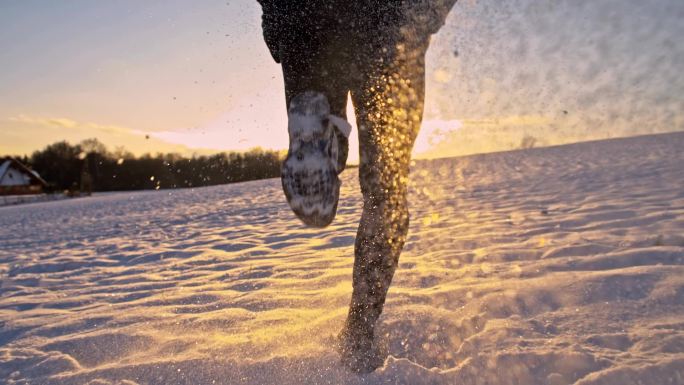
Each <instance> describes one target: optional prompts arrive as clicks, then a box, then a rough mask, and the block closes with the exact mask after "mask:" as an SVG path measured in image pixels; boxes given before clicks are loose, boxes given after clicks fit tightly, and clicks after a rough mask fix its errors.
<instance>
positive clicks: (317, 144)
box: [281, 91, 351, 227]
mask: <svg viewBox="0 0 684 385" xmlns="http://www.w3.org/2000/svg"><path fill="white" fill-rule="evenodd" d="M336 130H338V131H337V132H341V133H342V135H344V136H345V137H348V136H349V132H350V131H351V126H350V125H349V123H347V121H346V120H344V119H342V118H340V117H337V116H333V115H330V105H329V104H328V100H327V99H326V97H325V95H323V94H321V93H318V92H313V91H309V92H305V93H302V94H299V95H297V96H295V97H294V98H293V99H292V101H291V102H290V108H289V110H288V131H289V134H290V148H289V150H288V153H287V158H285V161H284V162H283V166H282V169H281V181H282V184H283V191H284V192H285V197H286V198H287V202H288V203H289V204H290V207H291V208H292V211H294V213H295V214H296V215H297V217H299V219H301V220H302V221H303V222H304V223H305V224H307V225H309V226H315V227H325V226H327V225H329V224H330V222H332V220H333V219H334V218H335V214H336V212H337V202H338V200H339V197H340V179H339V178H338V176H337V174H338V173H339V171H341V167H340V166H339V165H338V152H339V143H338V138H337V133H336Z"/></svg>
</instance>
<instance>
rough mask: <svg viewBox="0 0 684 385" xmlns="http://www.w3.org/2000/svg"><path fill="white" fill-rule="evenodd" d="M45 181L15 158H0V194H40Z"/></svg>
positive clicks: (45, 184)
mask: <svg viewBox="0 0 684 385" xmlns="http://www.w3.org/2000/svg"><path fill="white" fill-rule="evenodd" d="M45 187H47V182H45V180H43V178H41V177H40V175H38V173H36V172H35V171H33V170H31V169H30V168H28V167H26V166H25V165H23V164H22V163H21V162H19V161H18V160H16V159H13V158H5V159H0V195H24V194H40V193H42V192H43V189H44V188H45Z"/></svg>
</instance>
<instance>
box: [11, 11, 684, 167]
mask: <svg viewBox="0 0 684 385" xmlns="http://www.w3.org/2000/svg"><path fill="white" fill-rule="evenodd" d="M260 15H261V9H260V6H259V5H258V4H257V2H256V1H254V0H233V1H226V0H224V1H208V0H202V1H152V0H149V1H144V2H141V1H134V0H126V1H124V0H118V1H107V2H104V1H87V0H71V1H48V0H43V1H34V0H21V1H19V0H5V1H2V2H0V154H18V155H21V154H30V153H31V152H32V151H34V150H36V149H39V148H42V147H44V146H45V145H47V144H49V143H52V142H55V141H58V140H68V141H70V142H72V143H76V142H78V141H80V140H83V139H86V138H90V137H97V138H98V139H100V140H101V141H102V142H104V143H105V144H106V145H107V146H108V148H110V149H112V150H113V149H115V148H117V147H119V146H123V147H125V148H126V149H128V150H130V151H132V152H134V153H136V154H141V153H145V152H151V153H155V152H159V151H162V152H169V151H175V152H180V153H183V154H187V155H189V154H192V153H198V154H205V153H211V152H216V151H225V150H246V149H249V148H252V147H256V146H260V147H263V148H270V149H284V148H287V132H286V112H285V102H284V96H283V86H282V75H281V73H280V68H279V66H278V65H277V64H276V63H274V62H273V61H272V59H271V57H270V55H269V53H268V51H267V49H266V46H265V44H264V43H263V40H262V36H261V29H260ZM683 19H684V2H682V1H681V0H653V1H648V2H644V1H637V0H602V1H586V0H553V1H552V0H511V1H508V0H504V1H497V2H485V1H478V0H474V1H473V0H471V1H468V0H461V1H459V2H458V3H457V5H456V6H455V7H454V9H453V10H452V12H451V14H450V15H449V17H448V19H447V23H446V25H445V26H444V27H443V28H442V30H441V31H440V32H439V33H438V34H437V35H435V36H434V37H433V40H432V44H431V47H430V50H429V52H428V58H427V60H428V74H427V78H428V89H427V97H426V112H425V121H424V124H423V129H422V131H421V134H420V136H419V138H418V142H417V144H416V148H415V151H414V154H415V155H416V156H418V157H440V156H453V155H461V154H468V153H477V152H487V151H497V150H507V149H512V148H516V147H518V146H520V143H521V141H522V139H523V138H524V137H534V138H535V140H536V143H537V144H538V145H551V144H560V143H568V142H574V141H581V140H588V139H600V138H608V137H620V136H630V135H637V134H649V133H656V132H668V131H680V130H684V112H683V111H684V97H682V95H684V76H683V75H682V70H681V69H682V68H684V43H682V39H681V36H684V23H682V21H681V20H683ZM351 145H352V146H353V149H352V150H351V154H352V155H351V160H352V161H353V162H354V161H356V160H357V159H358V155H357V150H356V146H357V142H356V140H355V138H353V140H352V143H351Z"/></svg>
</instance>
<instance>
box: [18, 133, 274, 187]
mask: <svg viewBox="0 0 684 385" xmlns="http://www.w3.org/2000/svg"><path fill="white" fill-rule="evenodd" d="M283 157H284V153H283V152H279V151H271V150H262V149H260V148H255V149H252V150H249V151H246V152H235V151H231V152H224V153H218V154H215V155H210V156H192V157H184V156H181V155H179V154H173V153H171V154H161V153H160V154H156V155H151V154H145V155H142V156H134V155H133V154H132V153H130V152H127V151H126V150H124V149H122V148H118V149H117V150H115V151H113V152H110V151H109V150H107V148H106V147H105V146H104V145H103V144H102V143H101V142H99V141H98V140H97V139H87V140H84V141H82V142H80V143H78V144H75V145H72V144H70V143H68V142H66V141H61V142H56V143H53V144H50V145H48V146H46V147H45V148H44V149H42V150H39V151H35V152H34V153H33V154H32V155H31V156H24V157H19V158H17V159H19V160H20V161H21V162H23V163H24V164H26V165H28V166H29V167H30V168H31V169H33V170H34V171H36V172H37V173H38V174H39V175H40V176H41V177H42V178H43V179H45V180H46V181H47V182H48V183H49V184H50V189H51V190H53V191H64V190H69V191H79V190H83V189H84V188H85V189H86V190H88V191H120V190H142V189H166V188H177V187H198V186H210V185H217V184H225V183H233V182H243V181H249V180H256V179H265V178H274V177H277V176H279V175H280V165H281V163H282V160H283ZM84 186H85V187H84Z"/></svg>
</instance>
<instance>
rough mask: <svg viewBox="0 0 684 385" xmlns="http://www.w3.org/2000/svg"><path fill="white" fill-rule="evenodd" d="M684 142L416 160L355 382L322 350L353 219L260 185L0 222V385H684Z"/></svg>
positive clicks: (346, 198)
mask: <svg viewBox="0 0 684 385" xmlns="http://www.w3.org/2000/svg"><path fill="white" fill-rule="evenodd" d="M682 149H684V133H675V134H666V135H658V136H646V137H638V138H631V139H620V140H611V141H602V142H593V143H582V144H575V145H569V146H562V147H556V148H546V149H534V150H527V151H518V152H509V153H498V154H489V155H477V156H469V157H463V158H453V159H443V160H434V161H420V162H417V163H416V164H415V166H414V168H413V172H412V180H411V184H412V188H411V196H410V202H411V210H412V211H411V217H412V224H411V234H410V239H409V242H408V244H407V246H406V248H405V251H404V254H403V255H402V258H401V261H400V262H401V263H400V268H399V269H398V271H397V274H396V276H395V279H394V283H393V286H392V288H391V289H390V294H389V297H388V303H387V306H386V308H385V312H384V314H383V316H382V318H381V321H382V324H381V325H380V327H379V330H380V335H382V336H383V338H386V340H387V342H388V345H389V350H390V354H391V356H390V357H389V358H388V360H387V361H386V363H385V366H384V367H382V368H380V369H378V370H377V371H376V372H375V373H372V374H369V375H365V376H358V375H355V374H351V373H349V372H347V371H346V370H345V369H344V368H342V367H341V366H340V365H339V364H338V356H337V354H336V353H335V352H334V350H333V347H332V345H333V342H332V341H333V336H334V335H335V334H336V333H337V332H338V331H339V329H340V328H341V326H342V322H343V320H344V317H345V314H346V311H347V304H348V300H349V296H350V293H351V282H350V281H351V266H352V258H353V257H352V255H353V241H354V235H355V229H356V224H357V220H358V217H359V212H360V194H359V192H358V183H357V181H356V170H353V169H352V170H348V171H345V173H344V174H343V175H344V185H343V191H342V194H343V198H342V200H341V203H340V210H339V216H338V218H337V219H336V220H335V222H333V224H332V225H331V226H330V227H329V228H327V229H324V230H314V229H307V228H304V227H302V226H301V225H300V223H299V222H298V221H297V220H296V219H295V218H294V215H293V214H291V212H290V211H289V209H288V207H287V205H286V203H285V201H284V198H283V196H282V192H281V189H280V187H279V185H280V182H279V181H278V180H275V179H272V180H265V181H257V182H249V183H243V184H235V185H226V186H217V187H209V188H199V189H185V190H173V191H168V190H167V191H149V192H132V193H120V194H108V195H102V196H95V197H91V198H83V199H76V200H67V201H59V202H46V203H36V204H31V205H23V206H13V207H3V208H0V279H1V283H0V383H7V384H91V385H105V384H128V385H131V384H165V385H166V384H238V383H245V384H262V383H263V384H386V383H391V384H395V383H397V384H463V385H471V384H497V385H498V384H551V385H559V384H576V385H589V384H595V385H598V384H620V385H626V384H654V385H660V384H680V385H681V384H684V151H683V150H682Z"/></svg>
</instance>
